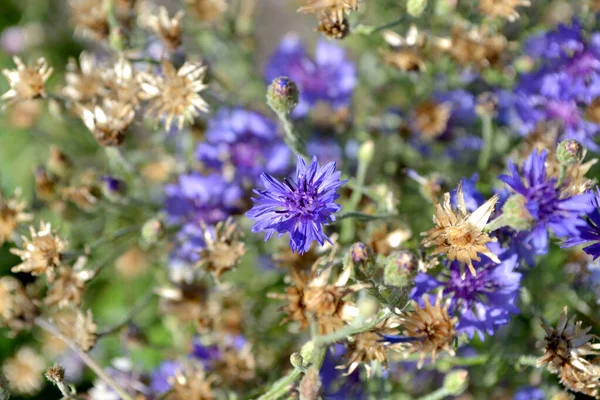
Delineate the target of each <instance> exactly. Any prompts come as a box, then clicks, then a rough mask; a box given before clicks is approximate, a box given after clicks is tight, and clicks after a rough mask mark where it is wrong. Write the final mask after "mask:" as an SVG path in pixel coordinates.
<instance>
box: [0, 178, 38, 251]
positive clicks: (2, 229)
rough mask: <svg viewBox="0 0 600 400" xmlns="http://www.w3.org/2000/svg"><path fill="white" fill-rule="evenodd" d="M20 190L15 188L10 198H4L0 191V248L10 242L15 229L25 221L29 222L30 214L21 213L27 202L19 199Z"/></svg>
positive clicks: (31, 216)
mask: <svg viewBox="0 0 600 400" xmlns="http://www.w3.org/2000/svg"><path fill="white" fill-rule="evenodd" d="M20 197H21V189H19V188H17V190H15V193H14V194H13V196H12V197H10V198H6V196H5V195H4V193H3V192H2V191H1V190H0V246H1V245H2V243H4V242H7V241H9V240H11V238H12V236H13V233H14V232H15V229H17V227H18V226H19V225H20V224H21V223H22V222H25V221H31V219H32V218H33V215H32V214H28V213H25V212H23V211H24V210H25V209H26V208H27V202H26V201H24V200H21V199H20Z"/></svg>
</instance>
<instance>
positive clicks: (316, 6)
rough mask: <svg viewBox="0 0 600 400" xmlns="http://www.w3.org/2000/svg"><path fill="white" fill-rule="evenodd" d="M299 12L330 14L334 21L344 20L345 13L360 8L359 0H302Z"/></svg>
mask: <svg viewBox="0 0 600 400" xmlns="http://www.w3.org/2000/svg"><path fill="white" fill-rule="evenodd" d="M302 3H303V5H302V6H300V8H298V12H301V13H306V14H317V15H318V16H321V15H328V16H329V18H331V19H332V20H333V21H342V20H343V19H344V14H345V13H350V12H351V11H356V10H358V0H302Z"/></svg>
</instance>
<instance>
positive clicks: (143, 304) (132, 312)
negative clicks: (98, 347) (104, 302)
mask: <svg viewBox="0 0 600 400" xmlns="http://www.w3.org/2000/svg"><path fill="white" fill-rule="evenodd" d="M153 296H154V292H153V291H152V290H150V291H148V292H147V293H146V295H145V296H144V297H142V299H141V300H139V301H138V302H137V304H135V305H134V306H133V308H132V309H131V310H130V311H129V313H128V314H127V316H126V317H125V318H123V320H122V321H121V322H119V323H118V324H116V325H113V326H111V327H108V328H105V329H104V330H102V331H100V332H98V337H102V336H106V335H110V334H112V333H114V332H117V331H118V330H120V329H121V328H123V327H124V326H125V325H127V324H128V323H130V322H131V321H132V320H133V318H134V317H135V316H136V315H138V314H139V313H140V311H142V310H143V309H144V308H145V307H146V306H147V305H148V304H149V303H150V300H152V297H153Z"/></svg>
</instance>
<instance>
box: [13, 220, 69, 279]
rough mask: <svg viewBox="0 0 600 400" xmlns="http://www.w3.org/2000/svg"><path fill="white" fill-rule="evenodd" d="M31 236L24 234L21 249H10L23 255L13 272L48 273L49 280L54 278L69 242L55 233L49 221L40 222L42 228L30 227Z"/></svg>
mask: <svg viewBox="0 0 600 400" xmlns="http://www.w3.org/2000/svg"><path fill="white" fill-rule="evenodd" d="M29 232H30V235H31V237H30V238H28V237H26V236H23V237H22V238H23V244H22V245H21V249H10V251H11V253H13V254H15V255H17V256H19V257H21V260H22V261H23V262H22V263H21V264H19V265H17V266H15V267H13V268H12V272H15V273H16V272H28V273H30V274H32V275H34V276H39V275H42V274H46V276H47V277H48V279H49V280H52V279H53V278H54V272H55V271H54V270H55V268H56V267H57V266H58V265H59V264H60V261H61V259H62V253H63V251H64V250H65V249H66V247H67V242H66V241H64V240H63V239H61V238H60V237H59V236H57V235H55V234H54V232H53V231H52V227H51V226H50V224H49V223H44V222H41V223H40V229H39V230H38V231H36V230H35V228H34V227H33V226H30V227H29Z"/></svg>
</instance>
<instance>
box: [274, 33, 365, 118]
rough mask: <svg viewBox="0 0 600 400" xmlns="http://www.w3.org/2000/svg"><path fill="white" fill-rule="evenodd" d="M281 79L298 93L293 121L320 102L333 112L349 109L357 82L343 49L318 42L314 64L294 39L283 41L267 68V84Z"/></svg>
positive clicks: (289, 38) (328, 43)
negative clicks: (292, 85)
mask: <svg viewBox="0 0 600 400" xmlns="http://www.w3.org/2000/svg"><path fill="white" fill-rule="evenodd" d="M280 76H287V77H289V78H290V79H291V80H292V81H294V82H295V83H296V85H297V86H298V89H299V91H300V98H299V102H298V105H297V106H296V108H294V110H293V111H292V116H293V117H303V116H305V115H306V114H308V112H309V110H310V109H311V108H312V107H313V106H314V105H316V104H317V103H319V102H324V103H327V104H329V105H331V106H332V107H333V108H334V109H338V108H340V107H344V106H349V105H350V101H351V99H352V94H353V92H354V87H355V86H356V82H357V77H356V67H355V66H354V63H352V62H351V61H350V60H348V59H347V58H346V56H345V52H344V49H342V48H341V47H338V46H336V45H335V44H333V43H331V42H327V41H325V40H319V41H318V42H317V47H316V51H315V59H314V60H313V59H311V58H310V57H309V56H308V55H307V54H306V50H305V49H304V46H303V45H302V42H301V40H300V38H299V37H298V36H295V35H288V36H286V37H284V38H283V40H282V41H281V43H280V44H279V48H278V49H277V50H276V51H275V53H274V54H273V55H272V56H271V59H270V60H269V63H268V64H267V67H266V70H265V79H266V81H267V82H268V83H271V81H272V80H273V79H275V78H277V77H280Z"/></svg>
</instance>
